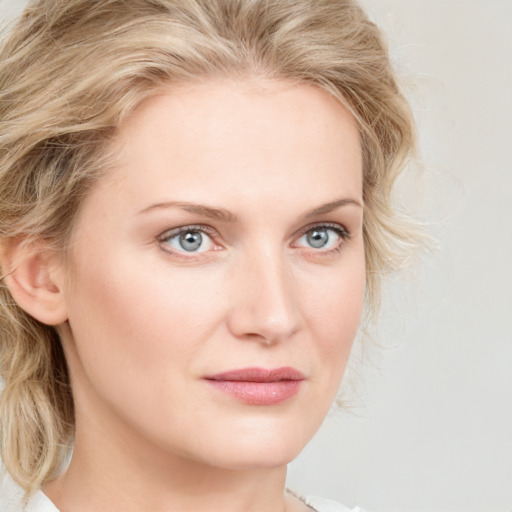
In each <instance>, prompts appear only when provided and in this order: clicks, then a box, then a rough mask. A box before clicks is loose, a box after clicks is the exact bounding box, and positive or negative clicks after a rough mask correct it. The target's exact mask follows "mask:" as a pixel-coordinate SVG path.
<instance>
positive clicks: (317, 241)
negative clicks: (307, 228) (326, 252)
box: [308, 229, 329, 249]
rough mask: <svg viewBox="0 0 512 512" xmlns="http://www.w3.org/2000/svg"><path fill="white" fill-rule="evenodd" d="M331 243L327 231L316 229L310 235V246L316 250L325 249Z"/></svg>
mask: <svg viewBox="0 0 512 512" xmlns="http://www.w3.org/2000/svg"><path fill="white" fill-rule="evenodd" d="M328 241H329V235H328V234H327V231H326V230H325V229H321V230H320V229H314V230H313V231H311V232H309V233H308V244H309V245H311V247H314V248H315V249H319V248H320V247H323V246H324V245H325V244H326V243H327V242H328Z"/></svg>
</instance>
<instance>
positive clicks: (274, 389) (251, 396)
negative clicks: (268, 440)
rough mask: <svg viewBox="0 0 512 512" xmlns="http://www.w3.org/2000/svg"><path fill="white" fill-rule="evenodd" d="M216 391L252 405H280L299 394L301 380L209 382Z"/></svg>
mask: <svg viewBox="0 0 512 512" xmlns="http://www.w3.org/2000/svg"><path fill="white" fill-rule="evenodd" d="M207 382H208V384H210V385H211V386H212V387H214V388H215V389H217V390H219V391H222V392H223V393H225V394H227V395H230V396H232V397H234V398H236V399H238V400H240V401H241V402H244V403H246V404H250V405H276V404H280V403H282V402H284V401H286V400H288V399H289V398H291V397H293V396H294V395H296V394H297V393H298V392H299V389H300V386H301V384H302V381H301V380H280V381H275V382H247V381H234V380H209V379H208V380H207Z"/></svg>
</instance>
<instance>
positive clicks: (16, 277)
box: [2, 243, 67, 325]
mask: <svg viewBox="0 0 512 512" xmlns="http://www.w3.org/2000/svg"><path fill="white" fill-rule="evenodd" d="M59 259H60V258H58V257H57V255H56V253H55V252H54V251H50V250H49V249H46V248H43V247H34V246H31V247H27V246H25V245H24V244H23V243H14V244H12V245H11V246H10V247H9V248H8V249H7V250H5V251H4V252H3V254H2V271H4V272H5V275H4V276H3V277H4V282H5V284H6V286H7V288H8V289H9V291H10V293H11V295H12V297H13V298H14V300H15V301H16V303H17V304H18V306H20V307H21V308H22V309H23V310H25V311H26V312H27V313H28V314H29V315H30V316H32V317H34V318H35V319H36V320H39V321H40V322H42V323H44V324H47V325H59V324H62V323H64V322H65V321H66V320H67V311H66V303H65V298H64V293H63V284H64V280H63V276H64V272H63V268H62V263H61V262H60V261H59Z"/></svg>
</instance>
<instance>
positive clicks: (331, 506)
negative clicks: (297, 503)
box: [301, 496, 364, 512]
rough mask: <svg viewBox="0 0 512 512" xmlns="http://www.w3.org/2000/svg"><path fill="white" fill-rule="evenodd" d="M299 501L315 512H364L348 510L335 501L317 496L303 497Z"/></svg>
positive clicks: (354, 509) (357, 509)
mask: <svg viewBox="0 0 512 512" xmlns="http://www.w3.org/2000/svg"><path fill="white" fill-rule="evenodd" d="M301 499H302V501H303V502H304V503H306V505H308V506H309V507H310V508H311V509H313V510H314V511H315V512H364V511H363V510H362V509H360V508H359V507H354V508H348V507H346V506H345V505H342V504H341V503H338V502H337V501H333V500H329V499H326V498H320V497H318V496H304V497H303V498H301Z"/></svg>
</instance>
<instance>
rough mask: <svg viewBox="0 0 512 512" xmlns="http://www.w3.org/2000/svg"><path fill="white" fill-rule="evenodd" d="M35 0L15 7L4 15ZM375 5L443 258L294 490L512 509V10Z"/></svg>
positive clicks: (506, 0)
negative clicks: (412, 129)
mask: <svg viewBox="0 0 512 512" xmlns="http://www.w3.org/2000/svg"><path fill="white" fill-rule="evenodd" d="M24 3H25V2H24V1H21V0H0V15H1V17H2V18H7V17H10V16H12V15H14V14H16V13H17V12H19V10H20V9H21V8H22V7H23V5H24ZM363 5H364V6H365V7H366V8H367V10H368V12H369V13H370V15H371V17H372V19H374V20H375V21H376V22H377V24H378V25H379V26H381V27H382V28H383V30H384V31H385V33H386V34H387V37H388V41H389V45H390V51H391V54H392V57H393V61H394V63H395V66H396V69H397V71H398V73H399V75H400V76H401V78H402V82H403V84H404V90H405V91H406V93H407V95H408V97H409V98H410V100H411V103H412V105H413V109H414V113H415V117H416V121H417V125H418V132H419V140H420V150H421V157H422V160H423V164H424V165H423V167H424V177H423V196H422V197H423V199H422V202H418V199H417V196H416V193H414V194H413V192H412V190H413V187H412V185H415V184H416V182H414V180H413V182H409V183H405V184H403V185H402V187H401V188H402V189H403V190H404V191H405V195H406V197H405V203H407V202H409V203H410V204H414V205H419V213H420V215H421V217H422V218H423V219H424V220H425V221H426V222H428V224H429V231H430V233H431V234H433V235H434V236H435V237H436V238H437V245H438V248H437V249H436V250H434V251H432V252H431V253H429V254H427V255H426V256H425V257H424V258H423V260H422V262H421V265H420V266H419V267H418V269H417V271H416V272H415V273H414V275H413V276H410V278H409V279H402V280H397V279H395V280H392V282H391V283H390V286H389V287H388V289H387V291H386V294H385V300H384V307H383V310H382V315H381V320H380V323H379V326H378V329H377V331H376V335H375V340H376V341H377V342H378V343H379V344H380V345H382V348H379V349H375V348H373V349H370V350H369V351H368V354H369V356H371V359H372V361H373V362H372V363H365V364H363V365H362V366H357V365H356V368H359V369H360V371H359V372H356V373H358V375H356V376H355V377H354V378H353V379H351V381H352V380H353V381H354V382H355V389H356V390H357V393H356V392H354V391H352V392H349V393H348V398H349V402H350V403H351V404H352V406H353V407H352V408H351V409H346V410H343V411H341V412H337V413H334V414H332V415H331V417H329V418H328V420H327V421H326V422H325V424H324V426H323V427H322V429H321V430H320V432H319V433H318V435H317V436H316V437H315V439H314V440H313V441H312V442H311V443H310V444H309V445H308V447H307V448H306V450H305V451H304V453H303V454H302V455H301V456H300V457H299V459H297V460H296V461H295V462H293V463H292V464H291V466H290V470H289V486H290V487H292V488H294V489H299V490H300V491H301V492H302V493H306V494H317V495H322V496H326V497H331V498H333V499H337V500H339V501H342V502H343V503H345V504H347V505H350V506H352V505H355V504H358V505H360V506H361V507H363V508H364V509H366V510H367V511H368V512H416V511H417V512H443V511H446V512H511V511H512V292H511V290H512V273H511V268H512V263H511V262H512V184H511V181H512V178H511V176H512V128H511V127H512V2H511V1H510V0H364V1H363ZM408 187H411V192H410V194H409V193H408ZM412 278H414V279H412ZM413 281H414V284H409V282H411V283H412V282H413ZM366 343H367V344H368V342H366ZM374 345H375V343H374V344H373V345H372V346H374ZM367 359H368V356H367ZM358 364H359V363H358Z"/></svg>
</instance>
